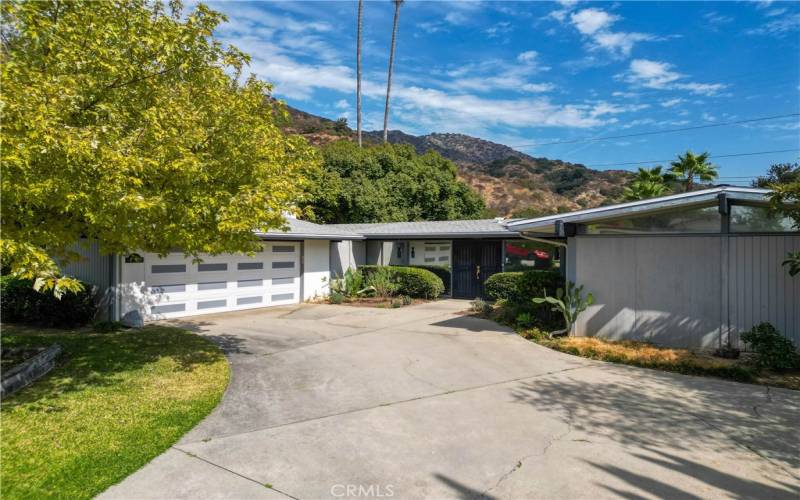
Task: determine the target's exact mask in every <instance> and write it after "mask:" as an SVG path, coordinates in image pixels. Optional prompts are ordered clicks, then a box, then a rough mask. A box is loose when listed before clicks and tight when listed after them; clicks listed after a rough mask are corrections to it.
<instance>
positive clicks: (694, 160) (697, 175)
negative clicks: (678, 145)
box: [669, 151, 719, 192]
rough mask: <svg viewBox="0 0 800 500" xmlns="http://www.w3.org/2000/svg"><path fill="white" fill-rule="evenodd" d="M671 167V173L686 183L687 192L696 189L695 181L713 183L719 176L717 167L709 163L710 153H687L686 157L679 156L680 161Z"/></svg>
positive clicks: (673, 163) (674, 162)
mask: <svg viewBox="0 0 800 500" xmlns="http://www.w3.org/2000/svg"><path fill="white" fill-rule="evenodd" d="M671 165H672V167H671V168H670V169H669V171H670V172H672V173H673V174H675V175H677V176H678V177H679V178H680V180H681V181H682V182H684V183H685V185H686V192H689V191H691V190H692V189H694V180H695V179H699V180H701V181H705V182H711V181H713V180H714V179H716V178H717V177H718V176H719V174H718V173H717V166H716V165H712V164H711V163H708V153H701V154H699V155H695V154H694V153H692V152H691V151H686V154H685V155H678V161H673V162H672V163H671Z"/></svg>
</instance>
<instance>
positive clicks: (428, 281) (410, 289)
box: [359, 266, 444, 299]
mask: <svg viewBox="0 0 800 500" xmlns="http://www.w3.org/2000/svg"><path fill="white" fill-rule="evenodd" d="M378 269H388V270H389V273H390V277H391V280H392V281H393V282H395V283H397V285H398V289H397V293H398V294H400V295H408V296H409V297H414V298H422V299H435V298H436V297H438V296H440V295H441V294H443V293H444V282H443V281H442V279H441V278H439V277H438V276H436V275H435V274H433V273H432V272H431V271H428V270H426V269H419V268H416V267H403V266H360V267H359V271H361V273H362V274H363V275H364V277H365V278H366V279H367V280H369V275H370V274H371V273H374V272H375V271H376V270H378Z"/></svg>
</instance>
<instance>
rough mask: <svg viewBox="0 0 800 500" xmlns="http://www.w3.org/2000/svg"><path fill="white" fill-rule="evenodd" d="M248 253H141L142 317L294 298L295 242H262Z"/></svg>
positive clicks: (287, 301)
mask: <svg viewBox="0 0 800 500" xmlns="http://www.w3.org/2000/svg"><path fill="white" fill-rule="evenodd" d="M262 246H263V251H261V252H256V253H255V254H253V255H252V256H250V255H238V254H236V255H234V254H224V255H200V256H199V257H200V260H199V261H196V262H195V261H193V258H192V257H185V256H184V255H183V254H179V253H175V254H169V255H167V256H165V257H158V256H157V255H155V254H145V281H146V286H145V290H146V295H147V303H148V306H147V312H146V316H147V317H148V319H168V318H177V317H182V316H192V315H201V314H212V313H218V312H225V311H233V310H241V309H252V308H256V307H267V306H273V305H285V304H295V303H297V302H299V301H300V248H301V247H300V243H299V242H270V243H264V244H263V245H262Z"/></svg>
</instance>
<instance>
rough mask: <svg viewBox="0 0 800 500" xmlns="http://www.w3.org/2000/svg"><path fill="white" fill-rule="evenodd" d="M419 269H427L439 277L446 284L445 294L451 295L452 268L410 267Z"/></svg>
mask: <svg viewBox="0 0 800 500" xmlns="http://www.w3.org/2000/svg"><path fill="white" fill-rule="evenodd" d="M409 267H414V268H417V269H425V270H426V271H430V272H432V273H433V274H435V275H436V276H438V277H439V278H440V279H441V280H442V283H444V293H450V281H451V279H450V268H449V267H447V266H409Z"/></svg>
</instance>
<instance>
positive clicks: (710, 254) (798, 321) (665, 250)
mask: <svg viewBox="0 0 800 500" xmlns="http://www.w3.org/2000/svg"><path fill="white" fill-rule="evenodd" d="M569 244H570V247H571V248H570V252H569V253H570V257H572V256H574V259H570V264H572V266H571V267H570V266H569V265H568V268H567V272H568V275H569V278H570V279H573V280H574V281H576V282H577V283H579V284H583V285H584V286H585V287H586V290H587V291H591V292H592V293H593V294H594V296H595V304H594V305H593V306H591V307H590V308H589V309H587V311H586V312H585V313H584V314H583V315H582V316H581V317H580V318H579V321H578V325H577V329H578V330H577V333H578V334H579V335H590V336H595V335H596V336H602V337H606V338H612V339H635V340H645V341H648V342H653V343H656V344H661V345H668V346H680V347H703V348H716V347H718V346H719V345H720V344H721V343H723V342H725V339H726V338H727V335H728V332H729V331H730V333H731V340H732V342H733V344H734V345H738V334H739V333H740V332H742V331H745V330H748V329H749V328H751V327H752V326H753V325H754V324H755V323H758V322H760V321H769V322H771V323H773V324H774V325H775V326H776V327H777V328H779V329H780V330H781V331H782V332H783V334H784V335H786V336H787V337H789V338H792V339H793V340H795V342H797V341H798V335H800V333H799V332H798V327H800V307H798V305H797V304H799V303H800V279H793V278H790V277H789V276H788V273H787V272H786V268H784V267H782V266H781V265H780V263H781V261H782V260H783V258H784V257H783V256H784V255H785V253H786V252H787V251H789V250H792V249H793V250H798V249H800V235H776V236H730V237H727V236H624V237H620V236H608V237H604V236H578V237H575V238H570V241H569Z"/></svg>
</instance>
